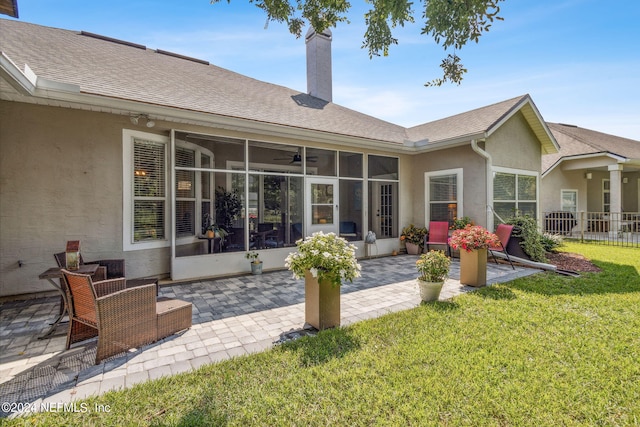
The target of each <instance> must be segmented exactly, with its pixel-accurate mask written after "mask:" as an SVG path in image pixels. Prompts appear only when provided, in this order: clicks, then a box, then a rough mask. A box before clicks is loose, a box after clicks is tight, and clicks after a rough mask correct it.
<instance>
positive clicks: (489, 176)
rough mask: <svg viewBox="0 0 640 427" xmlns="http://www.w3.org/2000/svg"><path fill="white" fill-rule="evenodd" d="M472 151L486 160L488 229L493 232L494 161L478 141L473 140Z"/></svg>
mask: <svg viewBox="0 0 640 427" xmlns="http://www.w3.org/2000/svg"><path fill="white" fill-rule="evenodd" d="M471 149H473V151H475V152H476V153H478V154H479V155H480V156H481V157H483V158H484V159H485V165H486V169H485V178H486V181H487V194H486V200H487V209H486V211H487V218H486V219H487V229H489V230H493V215H492V214H491V210H490V209H489V208H490V207H491V206H493V173H492V170H493V159H492V158H491V154H489V153H487V152H486V151H485V150H483V149H482V148H480V147H479V146H478V140H477V139H472V140H471Z"/></svg>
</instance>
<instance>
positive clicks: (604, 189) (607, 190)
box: [601, 178, 611, 213]
mask: <svg viewBox="0 0 640 427" xmlns="http://www.w3.org/2000/svg"><path fill="white" fill-rule="evenodd" d="M606 183H608V184H609V188H606V187H607V186H606V185H605V184H606ZM601 185H602V212H605V213H610V212H611V180H610V179H609V178H603V179H602V184H601ZM605 193H606V194H608V195H609V203H605V202H604V195H605ZM605 206H609V209H608V210H607V209H606V208H605Z"/></svg>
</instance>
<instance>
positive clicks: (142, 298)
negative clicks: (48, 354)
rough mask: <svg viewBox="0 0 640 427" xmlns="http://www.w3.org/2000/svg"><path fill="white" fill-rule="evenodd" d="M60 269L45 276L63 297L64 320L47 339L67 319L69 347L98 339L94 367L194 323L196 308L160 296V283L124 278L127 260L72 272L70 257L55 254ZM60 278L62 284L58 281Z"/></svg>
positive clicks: (83, 266) (82, 265)
mask: <svg viewBox="0 0 640 427" xmlns="http://www.w3.org/2000/svg"><path fill="white" fill-rule="evenodd" d="M54 256H55V259H56V262H57V263H58V267H57V268H50V269H48V270H47V271H46V272H44V273H42V274H41V275H40V278H41V279H47V280H48V281H49V282H50V283H51V284H52V285H53V286H54V287H55V288H56V289H57V290H58V291H59V292H60V294H61V301H60V315H59V317H58V319H56V321H55V322H54V324H53V325H52V327H51V329H50V330H49V331H48V332H47V333H46V334H45V335H44V336H43V337H40V338H48V337H49V336H50V335H51V334H52V333H53V332H54V330H55V327H56V326H57V325H58V324H59V323H60V321H61V319H62V318H63V317H64V316H65V314H68V316H69V327H68V332H67V343H66V348H67V349H69V348H70V347H71V345H72V344H74V343H77V342H80V341H84V340H87V339H90V338H95V337H97V352H96V360H95V363H96V364H99V363H100V362H101V361H103V360H104V359H106V358H108V357H111V356H115V355H117V354H120V353H123V352H126V351H127V350H130V349H133V348H137V347H140V346H142V345H146V344H151V343H153V342H156V341H158V340H161V339H163V338H165V337H168V336H170V335H173V334H175V333H177V332H179V331H182V330H185V329H189V328H190V327H191V324H192V304H191V303H189V302H185V301H182V300H178V299H171V298H164V297H160V298H159V297H158V280H157V279H156V278H150V279H125V270H124V260H100V261H93V262H84V260H83V259H82V258H80V266H79V268H78V269H77V270H75V271H70V270H68V269H67V268H66V267H67V264H66V258H65V253H64V252H62V253H58V254H55V255H54ZM54 279H59V285H58V284H57V283H56V282H55V281H54Z"/></svg>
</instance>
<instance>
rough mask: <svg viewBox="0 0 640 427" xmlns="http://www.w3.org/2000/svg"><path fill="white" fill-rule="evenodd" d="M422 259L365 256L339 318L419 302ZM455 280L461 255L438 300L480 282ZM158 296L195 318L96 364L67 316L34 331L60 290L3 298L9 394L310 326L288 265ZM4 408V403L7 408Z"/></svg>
mask: <svg viewBox="0 0 640 427" xmlns="http://www.w3.org/2000/svg"><path fill="white" fill-rule="evenodd" d="M416 259H417V256H411V255H401V256H396V257H383V258H376V259H370V260H361V261H360V263H361V264H362V277H361V278H359V279H357V280H355V281H354V282H353V283H347V284H344V285H343V286H342V289H341V294H342V299H341V321H342V325H348V324H351V323H354V322H357V321H360V320H364V319H369V318H374V317H378V316H382V315H384V314H387V313H390V312H395V311H399V310H405V309H410V308H413V307H416V306H418V305H419V304H420V297H419V291H418V288H417V285H416V284H415V277H416V276H417V271H416V268H415V261H416ZM487 266H488V272H487V283H489V284H493V283H501V282H506V281H510V280H513V279H515V278H518V277H523V276H527V275H530V274H534V273H537V272H539V270H534V269H529V268H522V267H516V270H515V271H514V270H512V269H511V267H510V266H509V265H508V264H500V265H496V264H494V263H487ZM458 279H459V263H458V260H457V259H455V260H454V262H453V263H452V266H451V272H450V278H449V279H448V280H447V282H446V283H445V287H444V289H443V291H442V293H441V295H440V299H441V300H445V299H449V298H451V297H453V296H455V295H458V294H460V293H463V292H468V291H471V290H474V289H475V288H472V287H468V286H462V285H460V282H459V281H458ZM160 295H161V296H165V297H172V298H178V299H182V300H185V301H189V302H192V303H193V327H192V328H191V329H189V330H187V331H186V332H183V333H180V334H177V335H173V336H171V337H168V338H165V339H164V340H161V341H159V342H156V343H154V344H151V345H148V346H144V347H142V348H140V349H137V350H135V351H130V352H128V353H123V354H122V355H119V356H115V357H112V358H110V359H108V360H106V361H104V362H103V363H101V364H99V365H94V364H93V363H94V361H95V351H96V346H95V341H88V342H84V343H78V344H76V345H74V346H72V347H71V349H69V350H65V348H64V347H65V342H66V327H67V324H62V325H60V326H59V327H58V330H57V331H56V334H55V336H53V337H51V338H49V339H44V340H39V339H37V337H38V336H40V335H42V334H43V333H44V332H45V331H46V330H47V329H48V327H49V322H51V321H52V320H53V319H55V317H56V314H57V310H58V307H59V297H52V298H44V299H38V300H30V301H21V302H9V303H4V304H1V305H0V397H1V400H2V402H14V403H18V402H21V403H27V402H29V403H31V402H35V404H36V406H39V405H40V403H41V402H45V403H68V402H71V401H73V400H76V399H82V398H85V397H88V396H92V395H99V394H101V393H105V392H107V391H110V390H116V389H121V388H128V387H131V386H133V385H135V384H137V383H140V382H143V381H148V380H151V379H155V378H160V377H162V376H167V375H175V374H178V373H181V372H187V371H190V370H193V369H196V368H198V367H200V366H202V365H204V364H209V363H215V362H218V361H221V360H225V359H229V358H232V357H235V356H240V355H244V354H249V353H255V352H259V351H263V350H266V349H269V348H271V347H272V346H274V345H275V344H277V343H278V342H281V341H282V340H283V339H285V338H287V337H291V336H296V334H297V333H298V332H300V331H302V328H303V326H304V282H303V281H302V280H295V279H293V278H292V275H291V273H290V272H289V271H277V272H269V273H265V274H263V275H259V276H251V275H247V276H241V277H233V278H225V279H216V280H202V281H196V282H190V283H183V284H172V285H169V286H166V285H165V286H162V287H161V289H160ZM3 409H4V408H3ZM7 415H10V414H9V413H7V412H6V411H2V412H0V417H6V416H7Z"/></svg>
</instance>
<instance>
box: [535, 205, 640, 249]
mask: <svg viewBox="0 0 640 427" xmlns="http://www.w3.org/2000/svg"><path fill="white" fill-rule="evenodd" d="M542 229H543V231H544V232H546V233H550V234H561V235H563V236H565V237H567V238H571V239H579V240H580V241H589V242H594V243H602V244H607V245H615V246H632V247H640V213H638V212H566V211H556V212H545V213H544V216H543V219H542Z"/></svg>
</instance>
